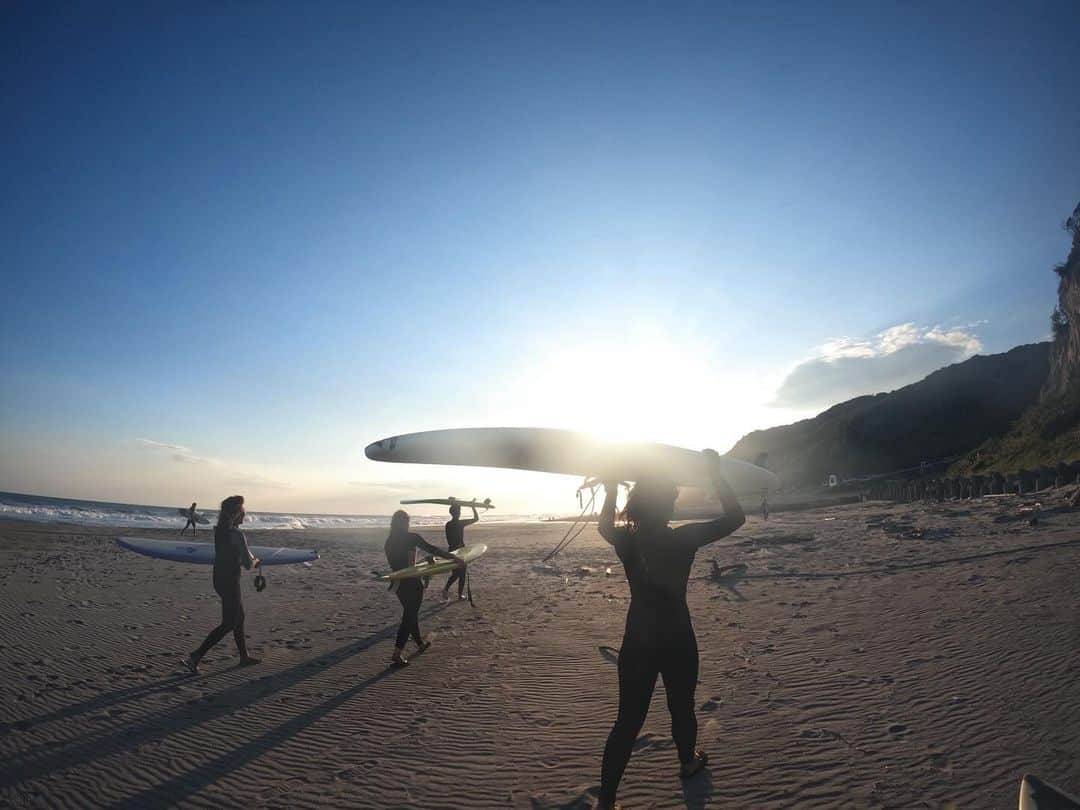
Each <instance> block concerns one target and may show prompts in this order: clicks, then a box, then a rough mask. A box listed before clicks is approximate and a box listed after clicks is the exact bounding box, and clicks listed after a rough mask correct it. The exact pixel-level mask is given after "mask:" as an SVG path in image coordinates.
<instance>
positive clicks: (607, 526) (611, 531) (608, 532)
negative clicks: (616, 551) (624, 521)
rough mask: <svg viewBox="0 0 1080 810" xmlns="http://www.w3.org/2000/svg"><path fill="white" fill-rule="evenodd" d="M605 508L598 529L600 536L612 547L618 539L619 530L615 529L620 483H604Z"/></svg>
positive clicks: (602, 510)
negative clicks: (616, 503) (616, 504)
mask: <svg viewBox="0 0 1080 810" xmlns="http://www.w3.org/2000/svg"><path fill="white" fill-rule="evenodd" d="M604 493H605V494H604V506H603V508H602V509H601V510H600V524H599V526H598V527H597V528H598V529H599V531H600V536H601V537H603V538H604V539H605V540H607V541H608V542H609V543H611V544H612V545H615V540H616V538H617V537H618V529H616V528H615V502H616V501H617V500H618V497H619V482H618V481H605V482H604Z"/></svg>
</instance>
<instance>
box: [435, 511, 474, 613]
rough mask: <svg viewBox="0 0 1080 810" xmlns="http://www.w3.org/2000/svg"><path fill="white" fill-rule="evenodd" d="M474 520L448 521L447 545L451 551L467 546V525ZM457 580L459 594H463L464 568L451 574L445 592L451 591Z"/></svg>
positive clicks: (458, 519)
mask: <svg viewBox="0 0 1080 810" xmlns="http://www.w3.org/2000/svg"><path fill="white" fill-rule="evenodd" d="M473 522H474V521H471V520H461V519H460V518H457V519H454V520H448V521H446V545H447V547H448V548H449V549H450V550H451V551H457V550H458V549H459V548H463V547H464V546H465V527H466V526H467V525H469V524H470V523H473ZM455 582H456V583H457V584H458V586H457V589H458V596H461V592H462V591H464V590H465V569H464V568H457V569H455V570H454V573H452V574H451V575H450V579H448V580H447V581H446V586H445V587H444V588H443V592H444V594H445V593H448V592H449V591H450V586H451V585H453V584H454V583H455ZM470 593H471V591H470Z"/></svg>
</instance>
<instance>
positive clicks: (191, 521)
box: [180, 501, 199, 537]
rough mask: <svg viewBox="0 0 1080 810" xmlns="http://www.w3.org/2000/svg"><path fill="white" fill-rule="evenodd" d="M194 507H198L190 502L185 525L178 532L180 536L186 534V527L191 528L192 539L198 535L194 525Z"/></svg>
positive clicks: (193, 502)
mask: <svg viewBox="0 0 1080 810" xmlns="http://www.w3.org/2000/svg"><path fill="white" fill-rule="evenodd" d="M196 506H198V504H197V503H195V501H192V502H191V506H190V507H188V511H187V523H185V524H184V528H182V529H181V530H180V534H187V530H188V526H190V527H191V536H192V537H195V536H197V535H198V534H199V531H198V529H196V528H195V526H196V523H195V507H196Z"/></svg>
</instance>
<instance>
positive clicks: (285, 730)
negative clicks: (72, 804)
mask: <svg viewBox="0 0 1080 810" xmlns="http://www.w3.org/2000/svg"><path fill="white" fill-rule="evenodd" d="M423 654H424V651H420V652H417V653H415V654H413V655H412V657H411V660H415V659H417V658H419V657H420V656H422V655H423ZM399 671H400V670H396V669H391V668H389V667H388V668H386V669H383V670H380V671H379V672H376V673H375V674H374V675H371V676H369V677H368V678H366V679H365V680H363V681H361V682H360V683H358V684H356V685H355V686H353V687H350V688H349V689H346V690H345V691H344V692H339V693H338V694H337V695H335V696H334V697H332V698H330V699H329V700H327V701H325V702H324V703H321V704H319V705H318V706H314V707H312V708H310V709H308V710H307V711H306V712H304V713H302V714H299V715H297V716H296V717H293V718H292V719H291V720H288V721H286V722H284V723H282V724H281V725H280V726H278V727H276V728H273V729H271V730H269V731H267V732H266V733H265V734H263V735H262V736H261V737H257V738H256V739H254V740H251V741H249V742H246V743H244V744H243V745H241V746H239V747H238V748H234V749H232V750H231V751H226V752H225V753H224V754H222V755H221V756H219V757H216V758H215V759H212V760H210V761H209V762H205V763H203V764H202V765H199V766H198V767H196V768H193V769H191V770H190V771H187V772H186V773H181V774H178V775H177V776H174V777H173V778H172V779H169V780H167V781H165V782H162V783H161V784H158V785H154V786H153V787H149V788H147V789H146V790H144V791H142V792H140V793H138V794H136V795H134V796H131V797H129V798H127V799H125V800H124V801H123V805H124V806H126V807H140V808H142V807H171V806H172V805H175V804H178V803H179V802H182V801H183V800H184V799H185V798H187V797H188V796H191V795H192V794H194V793H198V792H199V791H200V790H202V789H203V788H205V787H206V786H207V785H210V784H213V783H214V782H216V781H218V780H219V779H221V778H223V777H226V776H228V775H229V774H232V773H235V772H237V771H239V770H240V769H241V768H243V766H244V765H246V764H247V763H249V762H251V761H252V760H253V759H257V758H258V757H260V756H262V755H263V754H265V753H266V752H267V751H271V750H273V749H274V748H277V746H279V745H281V744H282V743H284V742H286V741H287V740H289V738H291V737H293V736H294V735H296V734H297V733H299V732H301V731H303V730H304V729H305V728H307V727H308V726H310V725H311V724H312V723H315V722H317V721H318V720H321V719H322V718H323V717H325V716H326V715H328V714H330V713H331V712H333V711H334V710H336V709H338V708H339V707H341V706H342V705H344V704H345V703H347V702H349V700H351V699H352V698H353V697H355V696H356V695H358V694H359V693H360V692H363V691H364V690H365V689H367V688H368V687H369V686H372V685H373V684H376V683H378V682H379V681H381V680H382V679H383V678H385V677H387V676H388V675H390V674H391V673H396V672H399Z"/></svg>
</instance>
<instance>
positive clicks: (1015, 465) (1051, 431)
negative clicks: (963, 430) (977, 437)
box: [950, 205, 1080, 474]
mask: <svg viewBox="0 0 1080 810" xmlns="http://www.w3.org/2000/svg"><path fill="white" fill-rule="evenodd" d="M1064 228H1065V231H1066V232H1067V233H1069V235H1070V236H1071V237H1072V247H1071V249H1070V251H1069V255H1068V257H1067V258H1066V260H1065V261H1064V262H1063V263H1062V264H1059V265H1058V266H1057V267H1055V268H1054V271H1055V272H1056V273H1057V274H1058V304H1057V307H1056V308H1055V309H1054V312H1053V315H1052V316H1051V318H1050V323H1051V326H1052V327H1053V331H1054V340H1053V343H1052V344H1051V348H1050V368H1049V373H1048V375H1047V378H1046V380H1045V383H1044V385H1043V387H1042V390H1041V391H1040V394H1039V398H1038V400H1037V401H1036V402H1034V403H1032V405H1031V407H1030V408H1028V410H1027V411H1026V412H1025V413H1024V414H1023V415H1022V417H1021V418H1020V419H1019V420H1018V421H1017V424H1016V425H1014V426H1013V428H1012V429H1011V430H1010V431H1009V432H1008V434H1007V435H1005V436H1004V437H1000V438H996V439H989V440H988V441H986V442H985V443H983V444H982V445H981V446H980V447H979V448H978V449H977V450H976V451H975V452H973V453H971V454H970V455H968V456H967V457H966V458H964V459H962V460H961V461H960V462H958V463H957V464H956V465H954V467H953V468H952V470H951V471H950V472H952V473H953V474H969V473H983V472H991V471H998V472H1008V471H1011V470H1018V469H1034V468H1035V467H1038V466H1040V465H1045V466H1053V465H1055V464H1058V463H1059V462H1065V463H1071V462H1073V461H1076V460H1080V431H1078V427H1080V205H1077V206H1076V209H1075V210H1074V211H1073V213H1072V216H1071V217H1069V219H1067V220H1066V221H1065V224H1064Z"/></svg>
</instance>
